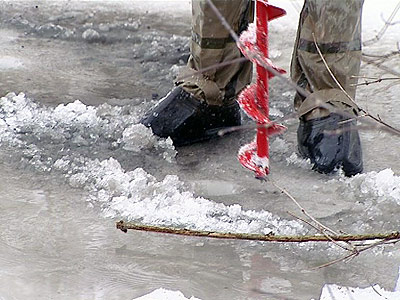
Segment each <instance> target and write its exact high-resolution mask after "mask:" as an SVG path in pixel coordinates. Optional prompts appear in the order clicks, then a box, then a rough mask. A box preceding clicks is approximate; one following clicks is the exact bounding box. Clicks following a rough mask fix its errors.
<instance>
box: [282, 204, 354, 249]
mask: <svg viewBox="0 0 400 300" xmlns="http://www.w3.org/2000/svg"><path fill="white" fill-rule="evenodd" d="M287 213H288V214H289V215H291V216H292V217H294V218H296V219H298V220H300V221H302V222H304V223H306V224H307V225H309V226H311V227H312V228H314V229H316V230H318V231H321V229H320V228H318V227H317V226H315V225H314V224H313V223H311V222H309V221H307V220H305V219H303V218H301V217H299V216H296V215H295V214H293V213H291V212H290V211H288V212H287ZM322 233H323V235H324V236H325V237H327V238H328V239H329V240H330V241H331V242H332V243H334V244H335V245H336V246H338V247H339V248H342V249H343V250H346V251H351V252H353V251H354V250H355V247H354V246H353V245H352V244H351V243H350V242H347V243H346V244H347V245H349V246H350V247H351V249H349V248H347V247H345V246H343V245H341V244H340V243H339V242H337V241H335V239H334V238H333V237H331V236H330V235H328V234H326V232H325V231H323V230H322Z"/></svg>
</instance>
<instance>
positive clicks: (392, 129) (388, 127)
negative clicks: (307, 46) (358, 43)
mask: <svg viewBox="0 0 400 300" xmlns="http://www.w3.org/2000/svg"><path fill="white" fill-rule="evenodd" d="M399 5H400V3H399ZM313 38H314V44H315V47H316V49H317V52H318V54H319V56H320V57H321V59H322V61H323V63H324V65H325V67H326V69H327V70H328V72H329V74H330V75H331V77H332V79H333V80H334V81H335V83H336V84H337V86H338V87H339V89H340V90H341V91H342V92H343V93H344V94H345V95H346V97H347V98H348V99H349V100H350V101H351V102H352V103H353V104H354V105H355V106H356V107H357V109H358V110H359V111H361V112H363V113H364V114H365V116H367V117H369V118H371V119H372V120H374V121H375V122H377V123H379V124H381V125H382V126H383V127H384V128H385V129H386V131H388V132H391V133H393V134H396V135H399V136H400V129H397V128H395V127H393V126H391V125H389V124H388V123H386V122H384V121H382V120H381V119H380V118H379V117H376V116H374V115H371V114H370V113H369V112H367V111H366V110H365V109H363V108H361V107H360V106H358V105H357V104H356V103H355V101H354V99H353V98H352V97H351V96H350V95H349V94H348V93H347V92H346V90H345V89H344V88H343V86H342V85H341V84H340V82H339V81H338V80H337V78H336V76H335V75H334V74H333V72H332V70H331V69H330V67H329V65H328V63H327V62H326V60H325V58H324V56H323V54H322V52H321V50H320V49H319V47H318V44H317V41H316V39H315V35H314V33H313ZM396 75H397V74H396ZM399 75H400V74H399ZM399 77H400V76H399Z"/></svg>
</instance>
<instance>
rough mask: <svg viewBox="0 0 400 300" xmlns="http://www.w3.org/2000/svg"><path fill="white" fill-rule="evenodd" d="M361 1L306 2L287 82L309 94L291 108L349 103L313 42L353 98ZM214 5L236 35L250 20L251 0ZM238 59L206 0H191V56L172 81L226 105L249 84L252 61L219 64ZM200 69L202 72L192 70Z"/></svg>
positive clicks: (216, 1)
mask: <svg viewBox="0 0 400 300" xmlns="http://www.w3.org/2000/svg"><path fill="white" fill-rule="evenodd" d="M363 2H364V0H329V1H328V0H305V3H304V7H303V9H302V12H301V15H300V20H299V26H298V31H297V37H296V41H295V47H294V51H293V57H292V63H291V78H292V80H293V81H294V82H296V83H297V84H298V85H299V86H300V87H302V88H304V89H306V90H307V91H309V92H310V93H311V94H310V96H309V97H307V98H304V97H302V96H300V95H297V96H296V97H295V103H294V105H295V109H296V110H297V111H298V113H299V115H300V116H303V115H306V114H309V113H310V112H312V111H313V110H314V109H315V108H316V107H318V103H317V102H318V101H321V100H322V101H324V102H329V103H331V104H333V105H337V106H339V107H351V106H352V103H351V102H350V101H349V100H348V99H347V97H345V96H344V94H343V93H342V92H341V91H340V90H339V89H338V86H337V84H336V83H335V81H334V80H333V79H332V77H331V76H330V75H329V72H328V70H327V68H326V67H325V65H324V63H323V61H322V60H321V57H320V55H319V54H318V52H317V47H316V46H315V42H314V40H315V41H316V43H317V45H318V48H319V49H320V50H321V52H322V55H323V56H324V58H325V60H326V61H327V63H328V65H329V67H330V69H331V70H332V72H333V73H334V75H335V77H336V78H337V79H338V81H339V82H340V83H341V85H342V86H343V87H344V88H345V90H346V91H347V92H348V93H349V94H350V95H351V96H354V95H355V87H354V83H356V82H357V75H358V74H359V70H360V58H361V11H362V5H363ZM213 3H214V4H215V6H216V7H217V8H218V10H219V11H220V12H221V14H222V15H223V17H224V18H225V19H226V21H227V23H228V24H229V25H230V27H231V28H232V29H233V30H234V31H235V32H236V33H238V34H239V33H240V32H241V31H243V30H244V29H246V27H247V25H248V23H249V21H250V20H251V19H252V16H253V8H252V6H253V5H252V4H251V3H252V1H248V0H213ZM241 57H242V54H241V53H240V51H239V50H238V48H237V47H236V44H235V42H234V40H233V39H232V38H231V36H230V33H229V31H228V30H227V29H226V28H225V27H224V25H223V24H222V23H221V21H220V20H219V18H218V17H217V15H216V14H215V12H214V11H213V10H212V8H211V7H210V6H209V4H208V2H207V1H206V0H192V41H191V55H190V57H189V61H188V64H187V67H186V69H185V70H184V71H183V72H182V74H181V75H180V76H179V77H180V78H183V79H182V80H179V81H178V82H176V84H177V85H179V86H181V87H182V88H183V89H185V90H186V91H188V92H190V93H192V94H193V95H195V97H197V98H198V99H203V100H205V101H206V102H207V103H208V104H210V105H223V104H228V103H230V102H232V101H234V99H235V97H236V96H237V94H238V93H239V92H240V91H241V90H242V89H243V88H244V87H246V86H247V85H248V84H249V83H250V81H251V79H252V64H251V63H250V62H248V61H245V62H240V63H233V64H228V65H224V66H221V64H223V63H224V62H229V61H232V60H234V59H238V58H241ZM213 66H215V67H213ZM210 68H211V69H210ZM200 70H206V71H204V72H201V73H199V72H197V71H200ZM190 74H193V75H190ZM189 75H190V76H189ZM316 99H318V101H316ZM314 111H315V110H314Z"/></svg>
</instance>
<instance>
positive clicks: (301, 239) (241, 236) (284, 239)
mask: <svg viewBox="0 0 400 300" xmlns="http://www.w3.org/2000/svg"><path fill="white" fill-rule="evenodd" d="M116 226H117V229H120V230H122V231H123V232H128V230H139V231H149V232H158V233H168V234H175V235H184V236H197V237H207V238H216V239H231V240H251V241H263V242H281V243H305V242H332V241H331V238H333V239H334V240H335V241H337V242H348V241H368V240H383V241H396V242H398V241H400V232H391V233H387V234H382V233H378V234H358V235H357V234H355V235H350V234H346V235H336V236H330V237H329V238H328V237H326V236H323V235H297V236H286V235H274V234H273V233H270V234H265V235H263V234H251V233H250V234H249V233H229V232H228V233H224V232H216V231H199V230H191V229H185V228H183V229H181V228H174V227H162V226H149V225H142V224H136V223H130V222H124V221H119V222H117V223H116Z"/></svg>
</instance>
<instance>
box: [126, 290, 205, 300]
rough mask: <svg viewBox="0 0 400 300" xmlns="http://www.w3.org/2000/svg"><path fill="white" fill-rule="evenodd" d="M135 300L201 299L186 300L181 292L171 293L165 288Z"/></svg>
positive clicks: (197, 299) (195, 299) (194, 299)
mask: <svg viewBox="0 0 400 300" xmlns="http://www.w3.org/2000/svg"><path fill="white" fill-rule="evenodd" d="M133 300H200V299H199V298H195V297H193V296H192V297H190V298H185V296H184V295H183V294H182V292H180V291H170V290H166V289H163V288H159V289H157V290H154V291H153V292H151V293H150V294H147V295H144V296H142V297H139V298H135V299H133Z"/></svg>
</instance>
